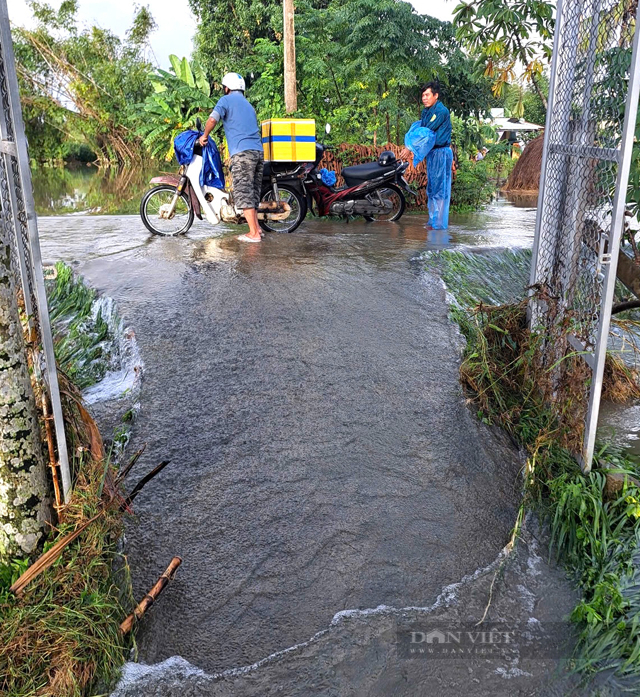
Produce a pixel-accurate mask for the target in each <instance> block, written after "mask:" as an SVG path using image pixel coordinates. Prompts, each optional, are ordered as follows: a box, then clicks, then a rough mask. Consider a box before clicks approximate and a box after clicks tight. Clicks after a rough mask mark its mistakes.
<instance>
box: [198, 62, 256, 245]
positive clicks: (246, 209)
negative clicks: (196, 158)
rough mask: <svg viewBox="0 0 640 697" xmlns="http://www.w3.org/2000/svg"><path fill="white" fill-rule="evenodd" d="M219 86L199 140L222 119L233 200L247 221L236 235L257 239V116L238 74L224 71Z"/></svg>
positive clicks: (204, 139)
mask: <svg viewBox="0 0 640 697" xmlns="http://www.w3.org/2000/svg"><path fill="white" fill-rule="evenodd" d="M222 86H223V88H224V97H221V98H220V99H219V100H218V103H217V104H216V105H215V107H214V108H213V111H212V112H211V116H209V118H208V119H207V123H206V125H205V127H204V135H203V136H202V137H201V138H200V141H199V142H200V145H202V146H203V147H204V146H205V145H206V143H207V139H208V138H209V134H210V133H211V131H212V130H213V129H214V128H215V125H216V124H217V123H218V121H222V123H223V125H224V134H225V136H226V138H227V146H228V148H229V155H230V156H231V163H230V170H231V177H232V178H233V201H234V203H235V205H236V206H237V207H238V208H242V212H243V215H244V217H245V218H246V220H247V223H249V233H248V234H246V235H240V236H239V237H238V239H239V240H243V241H244V242H260V240H261V236H260V226H259V225H258V214H257V208H258V206H259V205H260V191H261V189H262V168H263V165H264V154H263V149H262V137H261V135H260V131H259V130H258V117H257V116H256V112H255V109H254V108H253V107H252V106H251V104H249V102H248V100H247V98H246V97H245V96H244V89H245V84H244V80H243V79H242V75H238V73H227V74H226V75H225V76H224V77H223V78H222Z"/></svg>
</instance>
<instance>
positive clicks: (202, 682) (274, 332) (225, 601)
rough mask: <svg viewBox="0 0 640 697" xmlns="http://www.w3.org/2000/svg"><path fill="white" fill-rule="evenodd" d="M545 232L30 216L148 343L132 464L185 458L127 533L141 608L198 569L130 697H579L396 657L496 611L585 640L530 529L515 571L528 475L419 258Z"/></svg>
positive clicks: (546, 674)
mask: <svg viewBox="0 0 640 697" xmlns="http://www.w3.org/2000/svg"><path fill="white" fill-rule="evenodd" d="M534 220H535V210H534V209H532V208H531V207H522V208H518V207H515V206H513V205H511V204H509V203H508V202H504V201H501V202H498V203H496V204H494V205H492V206H491V207H489V208H488V209H487V210H486V211H483V212H480V213H476V214H472V215H467V216H457V217H456V216H453V220H452V226H451V228H450V229H449V230H448V231H446V232H442V231H440V232H437V231H431V232H427V231H426V230H425V228H424V222H425V221H424V218H423V217H422V216H405V217H404V218H403V219H402V220H401V221H400V222H399V223H385V224H369V223H365V222H364V221H357V222H353V223H350V224H345V223H344V222H337V221H331V222H329V221H324V220H320V221H317V220H313V219H310V220H308V221H307V222H305V223H304V224H303V226H302V227H301V228H300V230H299V232H296V233H294V234H292V235H268V236H267V237H266V238H265V241H264V242H263V243H261V244H259V245H246V244H242V243H240V242H238V241H237V240H236V239H235V237H234V235H235V234H237V233H238V232H239V229H238V228H231V227H224V226H220V227H219V228H211V227H209V226H207V225H205V224H202V223H200V224H197V225H195V226H194V228H193V229H192V231H191V232H190V233H189V234H188V235H187V236H186V237H183V238H179V239H164V238H156V237H151V236H149V234H148V233H147V231H146V230H145V228H144V227H143V226H142V224H141V222H140V220H139V219H138V218H137V217H135V216H64V217H42V218H41V219H40V230H41V237H42V247H43V256H44V258H45V260H47V261H55V260H58V259H62V260H64V261H67V262H70V263H74V264H75V266H76V268H77V270H78V271H79V273H81V274H82V275H84V276H85V278H86V279H87V281H88V282H89V283H90V284H91V285H93V286H94V287H96V288H98V289H99V290H100V291H101V292H102V293H104V294H105V295H107V296H109V297H111V298H113V299H114V300H115V301H116V303H117V305H118V307H119V309H120V312H121V314H122V315H123V316H124V318H125V321H126V322H127V323H128V324H130V325H132V327H133V329H134V330H135V333H136V336H137V343H138V346H139V348H140V351H141V355H142V358H143V360H144V364H145V373H144V379H143V382H142V387H141V391H140V410H139V414H138V417H137V420H136V422H135V425H134V429H133V437H132V441H133V442H132V444H131V448H132V450H131V451H132V452H133V449H137V448H138V447H140V446H142V445H143V444H146V446H147V448H146V451H145V454H144V455H143V457H142V458H141V460H140V461H139V463H138V464H137V466H136V469H135V470H134V472H133V473H132V474H131V475H130V480H131V481H135V480H136V479H137V478H139V477H140V476H141V475H142V474H144V473H145V472H146V471H148V470H150V469H151V468H152V467H153V466H154V465H155V464H157V462H158V461H160V460H163V459H170V460H171V464H170V465H169V466H168V467H167V468H165V470H164V471H163V472H162V473H161V474H160V475H159V476H158V477H157V478H156V479H154V480H153V481H152V482H151V483H150V484H148V485H147V487H146V488H145V490H144V492H143V493H142V494H141V495H140V496H139V497H138V499H137V500H136V520H135V521H131V522H130V523H129V524H128V526H127V533H126V537H127V540H126V546H127V551H128V558H129V563H130V564H131V568H132V577H133V585H134V591H135V594H136V597H139V598H140V597H142V596H143V595H144V593H146V592H147V591H148V589H149V588H150V587H151V586H152V585H153V583H154V582H155V580H156V579H157V578H158V576H159V575H160V573H161V572H162V571H163V570H164V568H165V567H166V565H167V564H168V562H169V561H170V559H171V557H173V556H174V555H179V556H181V557H182V559H183V565H182V567H181V568H180V570H179V571H178V574H177V577H176V579H175V580H174V581H173V582H172V584H171V585H170V586H169V588H168V589H167V590H166V591H165V593H164V594H163V596H162V597H161V599H160V601H159V602H158V604H157V607H155V608H154V609H153V610H152V612H151V613H150V614H149V616H148V617H146V618H145V620H144V621H143V623H142V627H141V631H140V633H139V637H138V649H139V660H140V661H141V662H142V663H143V664H145V665H139V664H134V663H130V664H127V667H126V669H125V675H124V678H123V680H122V682H121V684H120V685H119V687H118V688H117V690H116V692H115V693H114V694H116V695H120V696H121V697H124V696H125V695H163V696H166V695H181V697H188V696H189V695H232V694H233V695H267V694H276V693H277V694H283V695H340V696H342V695H351V694H352V695H431V694H433V695H459V694H462V693H467V694H470V695H485V694H486V695H489V694H492V695H496V694H505V695H507V694H509V695H510V694H522V695H525V694H532V695H533V694H564V693H565V692H566V683H565V682H563V680H564V679H563V678H560V677H558V676H556V675H555V674H554V671H555V670H556V669H557V667H558V662H557V660H556V658H557V657H554V656H550V655H549V656H548V655H544V656H541V655H536V656H535V657H533V658H531V657H527V656H525V655H521V654H519V653H518V652H517V651H516V653H515V654H514V653H511V654H509V656H502V657H498V658H494V659H492V660H487V658H486V657H484V656H482V655H475V656H473V657H468V658H467V659H466V660H456V661H452V660H435V661H434V660H424V659H422V660H421V659H420V658H414V659H412V658H402V657H401V656H400V653H399V652H400V648H399V643H398V642H399V641H401V639H402V637H401V636H400V635H401V634H402V632H405V634H406V632H408V631H409V629H410V628H414V629H415V628H416V627H421V628H425V627H427V626H428V628H429V629H432V628H433V622H434V621H435V622H437V623H440V627H441V628H443V629H444V628H446V629H449V628H455V627H460V626H462V625H465V623H466V625H465V626H467V625H469V623H475V622H478V621H479V620H480V619H481V618H482V616H483V612H484V610H485V606H486V605H487V601H488V599H489V597H491V599H492V603H491V607H490V610H489V613H488V619H490V620H492V621H494V622H511V623H512V624H514V625H516V626H517V627H519V628H520V629H522V628H523V627H528V628H531V627H532V626H536V623H540V622H543V623H544V622H551V623H553V622H555V623H556V624H557V625H558V626H559V627H560V629H561V634H562V635H563V636H564V637H568V636H569V631H568V627H567V625H566V623H564V622H562V621H561V618H563V617H564V616H565V615H566V613H567V612H568V611H569V610H570V608H571V607H572V604H573V603H574V601H575V597H574V596H573V593H572V592H571V590H570V588H569V585H568V584H567V582H566V581H565V580H564V579H563V575H562V573H561V572H560V571H558V570H557V569H554V568H552V567H550V566H549V565H548V564H547V563H546V561H545V559H544V558H543V557H544V554H542V553H541V552H540V551H539V549H543V548H544V547H543V545H544V542H542V543H540V542H539V541H538V540H539V537H540V532H539V531H537V530H536V529H535V525H534V524H532V525H529V526H527V532H526V535H525V541H524V543H523V544H522V545H521V546H520V547H519V550H518V552H517V554H516V555H515V556H511V557H510V558H509V562H508V564H507V566H506V568H502V566H501V564H502V561H503V557H502V556H500V554H501V550H502V548H503V547H504V546H505V544H506V543H507V541H508V540H509V536H510V532H511V528H512V526H513V522H514V519H515V514H516V511H517V507H518V504H519V490H520V478H519V477H520V474H519V473H520V469H521V466H522V461H521V457H520V455H519V453H517V452H516V451H515V450H514V449H513V447H512V445H511V444H510V443H509V442H508V441H507V440H506V439H505V438H504V437H501V436H500V434H499V433H497V432H496V431H494V430H493V429H490V428H488V427H486V426H484V425H483V424H481V423H479V422H477V421H476V420H475V418H474V416H473V414H472V413H471V412H470V410H469V408H468V406H467V405H466V403H465V400H464V397H463V395H462V392H461V388H460V385H459V382H458V357H459V352H460V337H459V335H458V333H457V330H456V328H455V327H454V326H453V325H452V323H451V322H450V321H449V319H448V305H447V301H446V297H445V289H444V288H443V286H442V283H441V281H440V279H439V278H438V277H436V276H434V275H432V274H430V273H429V272H426V271H425V270H424V261H423V259H422V255H424V253H425V252H428V251H430V250H431V251H433V250H439V249H445V248H456V249H461V250H484V251H485V253H486V251H487V250H490V249H494V250H496V253H497V250H500V249H504V248H505V247H509V248H526V247H530V245H531V241H532V236H533V224H534ZM488 283H492V284H498V283H499V279H495V278H493V279H488ZM541 545H542V546H541ZM497 569H500V570H501V573H500V575H499V577H500V581H499V582H497V583H496V584H493V582H492V581H493V579H494V576H495V572H496V570H497ZM429 623H431V624H429ZM470 626H473V624H471V625H470ZM398 632H400V634H399V633H398ZM402 636H404V635H402ZM556 678H557V679H556Z"/></svg>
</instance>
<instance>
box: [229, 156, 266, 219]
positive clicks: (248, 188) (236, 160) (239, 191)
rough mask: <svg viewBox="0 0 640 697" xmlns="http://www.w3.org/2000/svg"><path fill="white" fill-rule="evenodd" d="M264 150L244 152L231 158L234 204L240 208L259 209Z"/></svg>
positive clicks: (230, 167)
mask: <svg viewBox="0 0 640 697" xmlns="http://www.w3.org/2000/svg"><path fill="white" fill-rule="evenodd" d="M263 165H264V153H263V152H262V150H243V151H242V152H239V153H236V154H235V155H232V156H231V164H230V166H229V169H230V170H231V178H232V180H233V202H234V203H235V205H236V206H237V207H238V208H242V209H245V208H257V207H258V205H259V203H260V191H261V190H262V167H263Z"/></svg>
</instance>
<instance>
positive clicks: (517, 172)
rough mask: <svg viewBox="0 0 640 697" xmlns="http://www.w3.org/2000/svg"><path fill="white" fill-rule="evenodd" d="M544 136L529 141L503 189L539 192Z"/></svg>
mask: <svg viewBox="0 0 640 697" xmlns="http://www.w3.org/2000/svg"><path fill="white" fill-rule="evenodd" d="M543 140H544V138H543V136H538V137H537V138H536V139H535V140H532V141H530V142H529V143H527V145H526V147H525V149H524V151H523V153H522V155H521V156H520V159H519V160H518V161H517V162H516V165H515V167H514V168H513V170H512V171H511V174H510V175H509V178H508V179H507V183H506V184H505V185H504V187H503V189H502V190H503V191H514V192H516V191H517V192H520V193H532V194H533V193H537V192H538V187H539V186H540V169H541V167H542V143H543Z"/></svg>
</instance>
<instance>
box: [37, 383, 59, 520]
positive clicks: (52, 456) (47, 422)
mask: <svg viewBox="0 0 640 697" xmlns="http://www.w3.org/2000/svg"><path fill="white" fill-rule="evenodd" d="M42 416H43V418H44V430H45V433H46V435H47V448H48V449H49V467H50V468H51V479H53V491H54V494H55V497H56V505H55V509H56V512H57V513H60V509H61V508H62V496H61V495H60V482H59V481H58V469H57V463H56V449H55V446H54V445H53V431H52V430H51V416H50V415H49V402H48V400H47V393H46V392H45V391H44V390H42Z"/></svg>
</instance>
